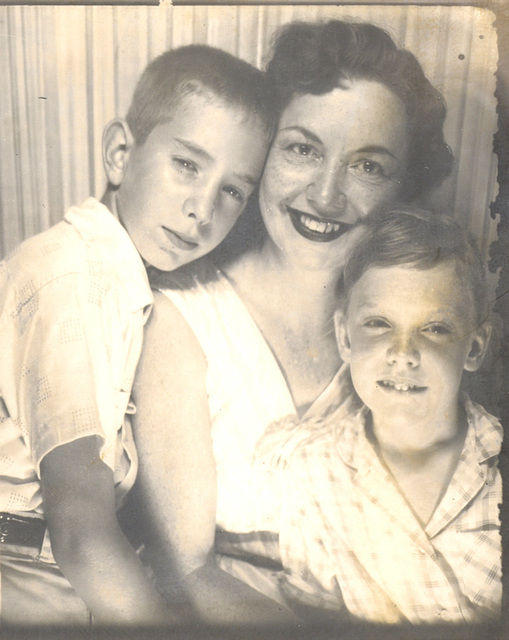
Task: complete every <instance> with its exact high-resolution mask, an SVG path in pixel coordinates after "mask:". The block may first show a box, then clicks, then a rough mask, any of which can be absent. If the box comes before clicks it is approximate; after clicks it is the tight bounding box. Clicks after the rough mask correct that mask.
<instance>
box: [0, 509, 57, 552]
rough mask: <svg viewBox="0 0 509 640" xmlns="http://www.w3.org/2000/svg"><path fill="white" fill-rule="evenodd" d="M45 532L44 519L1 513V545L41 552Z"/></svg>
mask: <svg viewBox="0 0 509 640" xmlns="http://www.w3.org/2000/svg"><path fill="white" fill-rule="evenodd" d="M45 531H46V523H45V521H44V520H43V519H42V518H36V517H26V516H18V515H15V514H13V513H0V544H8V545H14V546H21V547H32V548H35V549H38V551H41V548H42V543H43V540H44V534H45Z"/></svg>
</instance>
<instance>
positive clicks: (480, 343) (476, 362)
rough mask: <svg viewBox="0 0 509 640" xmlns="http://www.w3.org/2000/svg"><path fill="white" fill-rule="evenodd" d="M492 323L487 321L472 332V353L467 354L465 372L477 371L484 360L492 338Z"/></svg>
mask: <svg viewBox="0 0 509 640" xmlns="http://www.w3.org/2000/svg"><path fill="white" fill-rule="evenodd" d="M491 329H492V327H491V323H490V322H489V321H488V320H486V321H484V322H483V323H482V324H481V325H480V326H479V327H477V329H475V330H474V331H473V332H472V339H471V343H470V351H469V352H468V354H467V357H466V360H465V364H464V367H463V368H464V369H465V371H477V369H479V367H480V366H481V364H482V361H483V360H484V356H485V355H486V351H487V349H488V345H489V342H490V337H491Z"/></svg>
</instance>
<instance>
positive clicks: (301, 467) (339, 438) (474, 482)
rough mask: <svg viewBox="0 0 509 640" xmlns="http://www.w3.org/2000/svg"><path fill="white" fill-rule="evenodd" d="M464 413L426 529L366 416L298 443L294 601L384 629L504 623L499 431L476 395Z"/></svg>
mask: <svg viewBox="0 0 509 640" xmlns="http://www.w3.org/2000/svg"><path fill="white" fill-rule="evenodd" d="M465 406H466V412H467V418H468V425H469V426H468V430H467V435H466V440H465V444H464V448H463V451H462V454H461V457H460V460H459V463H458V466H457V468H456V471H455V473H454V475H453V478H452V480H451V482H450V484H449V486H448V488H447V490H446V493H445V494H444V496H443V498H442V500H441V501H440V503H439V505H438V506H437V508H436V509H435V512H434V513H433V515H432V517H431V519H430V521H429V523H428V524H427V525H426V527H425V528H423V527H422V525H421V524H420V523H419V522H418V520H417V519H416V517H415V515H414V514H413V512H412V511H411V509H410V507H409V506H408V504H407V502H406V501H405V499H404V498H403V496H402V494H401V493H400V492H399V491H398V490H397V488H396V486H395V484H394V483H393V481H392V479H391V477H390V476H389V474H388V472H387V471H386V470H385V468H384V467H383V466H382V464H381V463H380V461H379V459H378V457H377V455H376V453H375V452H374V449H373V447H372V445H371V443H370V442H369V440H368V439H367V438H366V435H365V431H364V424H365V418H366V415H367V410H366V409H365V408H362V409H359V410H357V412H355V413H354V414H352V415H351V416H350V417H348V418H346V419H345V418H343V419H342V420H339V421H338V420H335V419H334V416H331V417H329V418H328V419H327V420H326V422H325V423H324V425H323V427H322V429H321V430H320V433H319V434H318V435H317V434H316V433H315V435H314V436H313V437H312V438H310V439H309V440H308V441H305V440H303V441H302V442H301V443H300V444H299V446H298V447H297V448H296V449H295V450H294V451H293V453H292V454H291V455H290V457H289V460H288V461H287V466H286V472H285V494H284V498H283V512H282V521H281V531H280V546H281V555H282V561H283V565H284V566H285V568H286V572H285V576H284V578H283V580H282V584H281V587H282V589H283V591H284V592H285V593H286V595H287V597H288V598H289V599H294V600H295V601H296V602H299V603H301V604H306V605H311V606H319V607H322V608H329V609H333V610H334V609H336V610H338V611H339V612H341V611H342V612H344V611H345V609H346V610H347V611H348V612H349V613H350V614H351V615H353V616H354V617H357V618H361V619H365V620H369V621H372V622H379V623H401V622H410V623H422V622H426V623H433V622H436V623H438V622H445V621H451V622H485V621H491V620H496V619H497V618H498V617H499V615H500V603H501V591H502V587H501V539H500V520H499V504H500V503H501V501H502V486H501V477H500V473H499V471H498V467H497V456H498V454H499V452H500V447H501V440H502V429H501V426H500V424H499V423H498V421H497V420H496V419H495V418H494V417H493V416H491V415H490V414H488V413H487V412H486V411H485V410H484V409H483V408H482V407H480V406H479V405H476V404H474V403H472V402H471V401H470V400H469V399H468V398H465Z"/></svg>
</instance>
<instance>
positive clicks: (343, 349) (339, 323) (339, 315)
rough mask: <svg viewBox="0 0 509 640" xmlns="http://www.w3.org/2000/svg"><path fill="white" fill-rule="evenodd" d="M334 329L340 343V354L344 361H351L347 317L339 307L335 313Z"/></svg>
mask: <svg viewBox="0 0 509 640" xmlns="http://www.w3.org/2000/svg"><path fill="white" fill-rule="evenodd" d="M334 331H335V332H336V342H337V343H338V349H339V355H340V356H341V359H342V360H343V362H350V340H349V339H348V332H347V330H346V318H345V314H344V313H343V311H341V310H340V309H338V310H337V311H336V312H335V313H334Z"/></svg>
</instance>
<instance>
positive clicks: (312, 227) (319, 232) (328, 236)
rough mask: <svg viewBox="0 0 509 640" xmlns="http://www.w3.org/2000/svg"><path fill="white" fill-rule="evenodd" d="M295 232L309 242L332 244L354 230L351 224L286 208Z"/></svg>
mask: <svg viewBox="0 0 509 640" xmlns="http://www.w3.org/2000/svg"><path fill="white" fill-rule="evenodd" d="M286 210H287V211H288V214H289V216H290V220H291V221H292V224H293V227H294V229H295V231H297V232H298V233H300V235H301V236H303V237H304V238H306V239H307V240H313V241H314V242H331V241H332V240H337V239H338V238H339V237H340V236H342V235H343V234H344V233H346V232H347V231H349V230H350V229H351V228H352V225H351V224H345V223H344V222H337V221H336V220H324V219H322V218H316V217H315V216H312V215H310V214H309V213H303V212H302V211H298V210H297V209H292V208H291V207H288V206H287V207H286Z"/></svg>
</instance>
